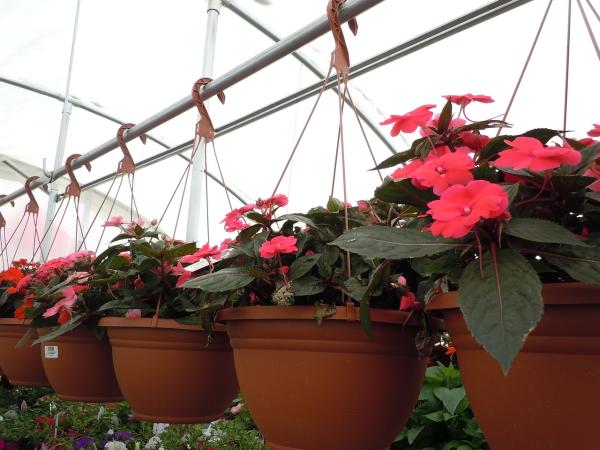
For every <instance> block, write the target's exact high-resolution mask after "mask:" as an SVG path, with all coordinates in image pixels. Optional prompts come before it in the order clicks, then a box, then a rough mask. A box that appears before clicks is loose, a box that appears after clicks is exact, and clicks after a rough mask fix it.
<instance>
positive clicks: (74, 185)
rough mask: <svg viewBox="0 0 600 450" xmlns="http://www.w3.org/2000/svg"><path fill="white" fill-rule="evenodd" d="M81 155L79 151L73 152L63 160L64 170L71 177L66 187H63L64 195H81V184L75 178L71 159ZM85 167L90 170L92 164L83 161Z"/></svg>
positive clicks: (73, 159)
mask: <svg viewBox="0 0 600 450" xmlns="http://www.w3.org/2000/svg"><path fill="white" fill-rule="evenodd" d="M80 156H81V155H80V154H79V153H75V154H73V155H71V156H69V157H68V158H67V160H66V161H65V170H66V171H67V175H69V178H70V179H71V182H70V183H69V184H68V186H67V189H65V197H66V196H68V195H70V196H71V197H78V198H79V196H80V195H81V186H80V185H79V182H78V181H77V178H75V171H74V170H73V166H72V164H73V161H75V160H76V159H77V158H79V157H80ZM85 168H86V169H87V170H88V172H90V171H91V170H92V165H91V164H90V163H89V162H86V163H85Z"/></svg>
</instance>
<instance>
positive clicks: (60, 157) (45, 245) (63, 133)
mask: <svg viewBox="0 0 600 450" xmlns="http://www.w3.org/2000/svg"><path fill="white" fill-rule="evenodd" d="M80 5H81V0H77V9H76V10H75V24H74V25H73V39H72V40H71V55H70V57H69V71H68V73H67V87H66V88H65V101H64V103H63V110H62V118H61V121H60V131H59V133H58V144H57V146H56V152H55V154H54V169H53V171H56V170H58V169H60V168H61V167H62V165H63V163H64V159H65V146H66V144H67V134H68V132H69V119H70V118H71V111H72V109H73V106H72V105H71V102H70V101H69V94H70V91H71V74H72V72H73V59H74V55H75V42H76V40H77V26H78V25H79V7H80ZM49 188H50V189H49V198H48V208H46V222H45V224H44V236H45V239H44V241H43V242H42V249H41V259H42V260H43V261H45V260H46V259H47V258H48V253H49V250H50V244H51V242H52V235H53V233H52V230H51V229H50V228H51V226H52V218H53V217H54V214H55V212H56V199H57V196H58V183H57V182H56V181H54V180H52V183H51V184H50V186H49Z"/></svg>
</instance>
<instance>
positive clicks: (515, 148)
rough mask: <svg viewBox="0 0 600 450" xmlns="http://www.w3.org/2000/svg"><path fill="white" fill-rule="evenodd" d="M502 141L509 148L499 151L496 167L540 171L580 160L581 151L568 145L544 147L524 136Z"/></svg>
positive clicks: (573, 164) (495, 162)
mask: <svg viewBox="0 0 600 450" xmlns="http://www.w3.org/2000/svg"><path fill="white" fill-rule="evenodd" d="M504 142H505V143H506V144H507V145H509V146H510V147H511V148H510V149H508V150H504V151H501V152H500V153H499V155H500V157H499V158H498V159H496V161H494V165H495V166H496V167H507V168H511V169H514V170H524V169H526V170H532V171H535V172H542V171H546V170H552V169H557V168H559V167H560V166H561V165H566V166H575V165H577V164H579V163H580V162H581V153H580V152H578V151H577V150H575V149H574V148H572V147H571V146H569V145H566V146H565V147H558V146H550V147H546V146H544V144H542V143H541V142H540V141H539V140H537V139H535V138H532V137H525V136H521V137H518V138H516V139H515V140H514V141H509V140H506V141H504Z"/></svg>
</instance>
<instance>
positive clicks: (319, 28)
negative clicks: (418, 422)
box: [0, 0, 384, 205]
mask: <svg viewBox="0 0 600 450" xmlns="http://www.w3.org/2000/svg"><path fill="white" fill-rule="evenodd" d="M382 1H384V0H348V2H347V3H345V4H344V6H342V7H341V8H340V20H341V21H342V22H346V21H348V20H349V19H351V18H352V17H356V16H357V15H359V14H361V13H363V12H364V11H366V10H368V9H370V8H372V7H373V6H375V5H378V4H379V3H381V2H382ZM328 31H329V22H328V20H327V16H326V15H324V16H321V17H320V18H318V19H317V20H315V21H313V22H311V23H310V24H308V25H306V26H304V27H302V28H301V29H299V30H298V31H296V32H295V33H292V34H291V35H289V36H288V37H286V38H284V39H282V40H281V41H279V42H278V43H276V44H275V45H272V46H271V47H269V48H267V49H265V50H263V51H262V52H260V53H259V54H258V55H256V56H254V57H253V58H251V59H249V60H248V61H246V62H244V63H242V64H240V65H239V66H237V67H235V68H234V69H232V70H230V71H229V72H227V73H226V74H224V75H223V76H221V77H219V78H218V79H216V80H215V81H214V82H212V83H210V84H209V85H208V86H206V88H205V89H204V90H203V91H202V94H201V96H202V99H203V100H207V99H209V98H210V97H214V96H215V95H217V93H219V92H221V91H224V90H226V89H227V88H229V87H231V86H233V85H234V84H236V83H239V82H240V81H242V80H244V79H246V78H248V77H249V76H250V75H253V74H255V73H257V72H259V71H260V70H261V69H264V68H265V67H267V66H269V65H270V64H273V63H274V62H276V61H278V60H280V59H281V58H283V57H284V56H286V55H288V54H290V53H291V52H293V51H296V50H297V49H299V48H300V47H302V46H303V45H305V44H307V43H308V42H311V41H312V40H314V39H316V38H318V37H319V36H321V35H323V34H325V33H327V32H328ZM192 106H194V102H193V100H192V96H191V94H190V95H187V96H185V97H184V98H182V99H181V100H179V101H177V102H175V103H173V104H172V105H170V106H168V107H167V108H165V109H163V110H162V111H160V112H158V113H156V114H154V115H153V116H151V117H149V118H147V119H145V120H143V121H141V122H140V123H138V124H137V125H136V126H135V127H133V128H130V129H129V131H128V132H127V134H126V135H125V140H126V141H131V140H132V139H135V138H137V137H138V136H140V135H141V134H144V133H146V132H148V131H150V130H152V129H153V128H156V127H158V126H159V125H161V124H163V123H165V122H167V121H169V120H171V119H172V118H174V117H177V116H178V115H180V114H182V113H184V112H186V111H187V110H189V109H190V108H192ZM117 147H118V143H117V139H116V137H113V138H111V139H110V140H108V141H106V142H105V143H103V144H101V145H99V146H98V147H96V148H94V149H93V150H91V151H89V152H87V153H85V154H84V155H82V156H81V157H79V158H77V159H76V160H75V162H74V163H73V165H72V167H73V168H74V169H77V168H79V167H81V166H83V165H84V164H85V163H87V162H91V161H93V160H95V159H97V158H99V157H100V156H102V155H104V154H106V153H108V152H110V151H111V150H114V149H115V148H117ZM65 174H66V171H65V168H64V166H63V167H61V168H59V169H58V170H56V171H54V178H58V177H62V176H63V175H65ZM48 181H49V179H48V178H47V177H43V178H41V179H38V180H35V181H34V182H33V183H31V188H32V189H35V188H38V187H40V186H41V185H42V184H45V183H48ZM24 194H25V189H18V190H16V191H15V192H13V193H11V194H9V195H7V196H6V197H3V198H2V199H0V205H3V204H5V203H7V202H9V201H11V200H14V199H16V198H18V197H20V196H21V195H24Z"/></svg>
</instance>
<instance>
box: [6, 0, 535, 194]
mask: <svg viewBox="0 0 600 450" xmlns="http://www.w3.org/2000/svg"><path fill="white" fill-rule="evenodd" d="M530 1H532V0H521V1H512V2H506V1H497V2H494V3H492V4H490V5H486V6H484V7H482V8H480V9H478V10H475V11H473V12H471V13H468V14H467V15H465V16H462V17H459V18H457V19H455V20H453V21H452V22H449V23H447V24H445V25H441V26H439V27H437V28H435V29H433V30H431V31H429V32H427V33H424V34H422V35H420V36H417V37H415V38H413V39H411V40H410V41H407V42H404V43H402V44H400V45H397V46H395V47H393V48H391V49H389V50H387V51H385V52H383V53H380V54H379V55H377V56H375V57H373V58H370V59H368V60H366V61H363V62H362V63H359V64H357V65H356V66H353V67H352V68H350V73H351V74H353V76H359V75H363V74H365V73H367V72H369V71H371V70H373V69H374V68H377V67H379V66H380V65H384V64H387V63H390V62H392V61H394V60H395V59H398V58H402V57H403V56H406V55H408V54H410V53H412V52H413V51H416V50H418V48H414V46H416V45H421V48H422V47H426V46H427V45H431V44H433V43H435V42H437V41H439V40H442V39H444V38H446V37H449V36H452V35H453V34H456V33H458V32H460V31H463V30H464V29H466V28H469V27H471V26H474V25H477V24H478V23H480V22H482V21H484V20H488V19H491V18H493V17H495V16H497V15H500V14H503V13H505V12H508V11H510V10H511V9H514V8H516V7H518V6H522V5H524V4H525V3H528V2H530ZM507 3H510V5H509V4H507ZM498 4H505V7H504V8H500V9H498V7H497V5H498ZM479 14H485V16H483V17H485V18H483V17H482V18H479ZM462 19H465V20H469V21H470V22H469V24H470V25H468V26H467V25H464V26H462V27H461V28H460V29H458V30H455V31H454V32H453V33H446V34H445V35H443V36H442V35H441V33H442V32H443V30H444V29H445V28H447V27H448V26H450V25H455V23H456V22H457V21H458V22H460V21H461V20H462ZM434 37H435V38H436V39H435V40H432V39H430V38H434ZM425 39H430V40H428V41H427V44H425V43H424V42H425ZM411 45H412V46H413V47H411ZM401 49H405V52H404V53H403V54H400V53H399V51H400V50H401ZM392 56H395V57H392ZM382 58H383V59H385V60H386V61H385V62H384V63H382V64H379V63H378V62H379V60H380V59H382ZM359 68H363V69H362V70H360V73H358V69H359ZM334 80H335V79H334V78H332V79H331V82H330V83H329V85H328V88H332V87H334V86H335V83H334ZM321 85H322V81H321V82H318V83H315V84H313V85H311V86H309V87H307V88H304V89H302V90H300V91H298V92H296V93H294V94H291V95H289V96H287V97H285V98H283V99H281V100H277V101H275V102H273V103H271V104H269V105H267V106H264V107H262V108H260V109H258V110H255V111H253V112H251V113H250V114H246V115H245V116H243V117H240V118H238V119H236V120H233V121H231V122H229V123H227V124H225V125H222V126H220V127H217V128H216V137H217V138H218V137H221V136H224V135H226V134H228V133H231V132H232V131H235V130H237V129H238V128H242V127H244V126H245V125H249V124H250V123H252V122H256V121H258V120H260V119H264V118H265V117H268V116H270V115H271V114H274V113H276V112H278V111H281V110H282V109H285V108H287V107H290V106H292V105H294V104H296V103H298V102H301V101H302V100H305V99H306V98H308V97H310V96H311V95H316V94H317V92H318V90H319V88H320V87H321ZM192 144H193V141H192V140H191V139H190V140H187V141H185V142H183V143H181V144H179V145H177V146H175V147H173V148H170V149H167V150H165V151H164V152H162V153H158V154H156V155H154V156H151V157H149V158H147V159H144V160H143V161H141V162H139V163H137V167H148V166H150V165H152V164H155V163H157V162H160V161H163V160H165V159H168V158H171V157H172V156H174V155H176V154H179V153H181V152H184V151H186V150H189V149H190V148H192ZM209 176H210V177H211V178H213V179H214V177H212V176H211V175H210V174H209ZM110 177H111V176H110V175H108V176H106V177H103V178H101V179H99V180H96V181H92V182H90V183H88V184H87V185H85V186H83V187H87V186H89V187H94V186H96V185H97V184H101V183H103V182H105V181H107V180H110ZM83 187H82V188H83ZM0 202H1V200H0ZM0 204H2V203H0Z"/></svg>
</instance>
